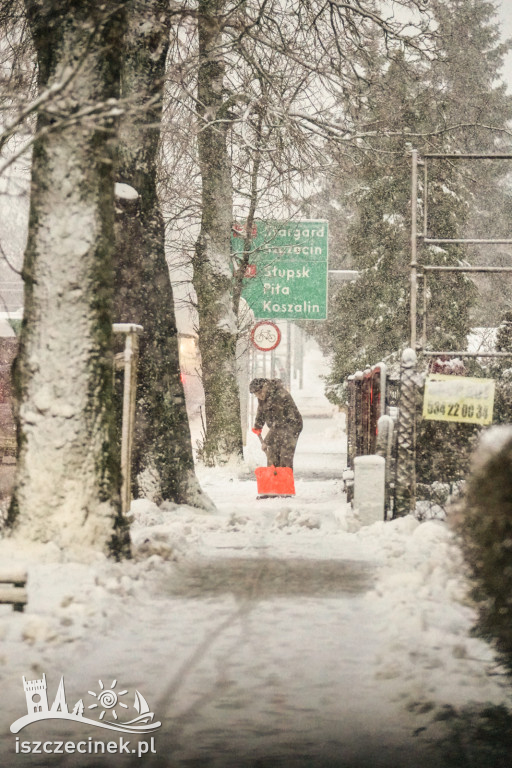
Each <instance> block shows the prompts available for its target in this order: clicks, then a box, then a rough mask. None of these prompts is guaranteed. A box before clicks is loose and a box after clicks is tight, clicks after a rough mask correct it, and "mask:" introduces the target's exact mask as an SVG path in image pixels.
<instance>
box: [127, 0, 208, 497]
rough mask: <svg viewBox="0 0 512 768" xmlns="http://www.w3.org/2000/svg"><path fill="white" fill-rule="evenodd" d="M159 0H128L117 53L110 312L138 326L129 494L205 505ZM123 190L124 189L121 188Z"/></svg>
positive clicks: (166, 20) (166, 16)
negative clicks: (166, 178)
mask: <svg viewBox="0 0 512 768" xmlns="http://www.w3.org/2000/svg"><path fill="white" fill-rule="evenodd" d="M169 26H170V6H169V3H168V2H167V0H145V2H140V0H131V2H130V3H129V7H128V12H127V22H126V30H125V34H124V46H123V49H122V56H121V64H120V66H121V69H120V76H121V99H122V103H123V104H124V110H123V115H122V117H121V118H120V122H119V132H118V145H117V150H118V161H117V171H116V178H117V180H118V182H120V184H121V185H123V186H119V187H118V189H119V190H120V191H121V192H120V194H119V195H118V198H117V206H116V211H117V226H116V253H115V267H116V276H115V286H116V290H115V312H114V315H115V319H116V321H117V322H133V323H138V324H140V325H142V327H143V332H142V335H141V339H140V351H139V373H138V393H137V412H136V439H135V441H134V452H135V459H134V467H135V473H134V474H135V476H136V483H137V486H138V488H136V493H140V494H141V495H146V496H148V495H149V496H150V497H151V498H152V499H153V500H154V501H157V502H158V501H160V500H162V499H166V500H171V501H174V502H178V503H183V502H185V503H188V504H191V505H192V506H200V507H207V508H210V507H211V503H210V502H209V500H208V499H207V498H206V496H205V494H203V493H202V491H201V489H200V487H199V484H198V482H197V479H196V477H195V473H194V460H193V455H192V445H191V439H190V429H189V424H188V418H187V412H186V408H185V395H184V391H183V385H182V382H181V378H180V365H179V357H178V332H177V328H176V320H175V312H174V297H173V292H172V287H171V282H170V276H169V268H168V266H167V262H166V258H165V231H164V223H163V218H162V214H161V210H160V203H159V198H158V190H157V176H158V167H159V143H160V124H161V116H162V101H163V91H164V85H165V67H166V60H167V52H168V47H169ZM122 190H127V191H128V194H124V195H123V193H122Z"/></svg>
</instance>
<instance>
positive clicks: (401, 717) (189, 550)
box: [0, 350, 512, 768]
mask: <svg viewBox="0 0 512 768" xmlns="http://www.w3.org/2000/svg"><path fill="white" fill-rule="evenodd" d="M322 370H323V361H322V359H321V356H320V354H319V352H318V351H317V350H312V351H310V352H309V355H308V358H307V371H308V372H309V378H307V380H306V384H305V388H304V390H303V391H295V390H293V394H294V396H295V397H296V400H297V403H298V404H299V407H301V408H302V409H303V411H304V413H307V414H308V417H307V418H306V421H305V429H304V432H303V434H302V436H301V438H300V441H299V445H298V451H297V456H296V467H295V475H296V491H297V493H296V496H295V497H294V498H286V499H267V500H257V499H256V483H255V480H254V476H253V473H252V470H253V469H254V467H255V466H257V465H258V464H259V463H262V459H263V454H262V453H261V450H260V448H259V444H258V441H257V439H256V438H255V437H254V436H252V435H250V437H249V444H248V446H247V451H246V464H245V466H244V467H228V468H221V469H219V468H212V469H205V468H198V475H199V477H200V480H201V483H202V485H203V487H204V488H205V490H206V491H207V492H208V493H209V495H210V496H211V498H212V499H213V500H214V501H215V503H216V505H217V510H218V511H217V513H216V514H201V513H199V512H197V511H195V510H193V509H192V508H189V507H177V506H175V505H172V504H164V505H163V506H162V507H161V508H157V507H156V506H155V505H153V504H151V503H150V502H147V501H143V500H142V501H141V500H139V501H136V502H134V504H133V512H134V515H135V522H134V524H133V542H134V559H133V560H131V561H127V562H123V563H114V562H110V561H107V560H105V559H103V558H102V557H100V556H97V557H96V556H93V557H91V558H90V559H89V561H88V562H85V563H84V562H66V561H65V560H64V558H63V557H62V556H61V553H60V552H59V551H57V549H56V548H54V547H52V546H51V545H47V546H44V547H41V548H37V547H29V546H28V545H26V544H21V543H19V542H17V543H16V544H15V545H14V543H13V542H12V541H10V540H5V541H3V542H0V554H1V557H2V564H3V565H6V564H7V563H10V562H17V563H22V564H27V566H28V570H29V603H28V606H27V608H26V610H25V612H24V613H14V612H12V610H11V609H10V607H8V606H3V607H0V611H1V613H2V624H1V628H0V640H1V646H0V676H1V685H2V697H1V704H0V707H1V741H0V765H1V766H15V765H17V764H21V765H28V766H61V765H65V766H101V765H103V766H117V765H119V766H128V765H132V764H133V765H151V766H154V767H155V768H156V767H158V766H167V767H168V768H171V767H172V768H174V766H212V767H214V768H224V767H225V766H232V767H233V768H235V767H238V766H249V765H250V766H260V767H263V766H265V767H268V768H270V767H272V768H274V766H282V767H285V768H288V766H290V767H293V768H295V767H296V766H301V768H319V767H320V766H326V767H327V766H339V767H340V768H341V767H342V766H344V767H345V768H349V767H350V768H356V766H358V767H359V766H360V767H361V768H366V767H367V768H380V767H384V766H386V768H391V766H393V768H400V767H403V768H405V766H407V767H408V768H415V766H420V765H421V766H432V767H433V766H436V768H439V767H440V766H452V765H461V766H473V765H479V766H482V765H487V766H489V767H490V766H493V767H494V766H501V765H506V762H504V761H505V760H508V757H507V755H506V754H505V752H504V751H503V752H501V746H500V744H499V743H498V744H497V745H495V747H494V752H493V753H492V754H491V756H490V757H489V754H490V753H489V749H490V750H491V752H492V749H493V748H492V747H489V745H487V746H485V745H484V747H485V748H484V749H483V752H479V750H480V746H479V744H476V742H475V739H473V737H472V734H473V732H474V731H475V729H476V725H475V723H477V724H478V722H480V721H478V713H479V712H482V711H484V710H487V712H493V711H495V712H502V713H503V711H504V710H491V709H490V707H491V706H494V707H496V706H498V705H503V706H504V707H510V705H511V704H512V697H511V690H512V689H511V687H510V681H508V680H507V678H506V677H505V676H504V674H503V670H502V669H501V668H500V667H499V665H498V663H497V661H496V659H495V658H494V656H493V653H492V651H491V649H490V647H489V646H488V645H487V644H486V643H485V642H483V641H482V640H479V639H476V638H474V637H472V636H471V627H472V624H473V622H474V619H475V612H474V608H473V607H472V605H471V604H470V602H469V600H468V598H467V583H466V581H465V577H464V566H463V563H462V559H461V556H460V553H459V550H458V548H457V546H456V543H455V541H454V538H453V535H452V533H451V532H450V530H449V528H448V527H447V525H446V523H443V522H441V521H439V520H435V521H427V522H423V523H419V522H418V521H416V520H415V519H414V518H412V517H408V518H403V519H400V520H397V521H394V522H387V523H384V522H382V523H380V522H379V523H376V524H374V525H371V526H366V527H361V526H360V525H359V524H358V521H357V519H356V518H355V517H354V516H353V514H352V512H351V509H350V507H349V506H348V505H347V504H346V501H345V497H344V495H343V492H342V486H341V473H342V470H343V468H344V466H345V456H344V451H345V434H344V415H343V414H342V413H339V412H337V411H336V410H335V409H333V407H332V406H330V405H329V404H328V403H327V401H326V400H325V399H324V398H323V395H322V383H321V379H320V378H319V376H320V374H321V373H322ZM43 674H44V675H45V679H46V682H47V693H48V703H49V705H50V706H51V704H52V702H53V700H54V698H55V696H56V694H57V689H58V686H59V682H60V679H61V677H62V676H64V680H65V694H66V700H67V704H68V706H69V711H70V712H71V710H72V709H73V707H74V705H75V703H77V702H79V701H80V700H82V702H83V705H84V708H85V709H84V717H85V716H87V717H88V718H89V719H90V718H93V719H94V718H95V719H96V720H98V719H99V716H100V715H99V714H98V713H99V712H100V708H99V707H96V708H92V709H90V707H91V705H93V704H98V703H100V704H101V705H102V706H104V710H103V711H104V712H105V715H104V720H105V721H106V720H108V719H109V718H110V720H111V721H112V718H113V717H114V715H113V711H114V710H116V714H117V715H118V718H119V720H120V721H121V720H122V721H124V722H125V721H126V720H127V719H129V718H128V713H129V711H131V710H132V709H133V705H132V702H134V701H135V699H134V692H135V691H139V692H140V693H141V694H142V695H143V697H144V698H145V699H146V700H147V702H148V704H149V706H150V708H151V711H152V712H154V720H155V721H159V722H161V724H162V725H161V726H160V727H159V728H158V729H157V730H156V732H155V733H154V734H153V736H154V742H152V743H151V747H152V748H153V749H154V750H155V752H150V751H148V753H147V754H143V755H142V756H141V757H139V756H138V754H137V752H131V749H132V748H133V749H138V746H136V745H137V744H138V739H137V737H136V736H128V737H127V738H130V739H131V742H130V754H124V753H123V754H113V753H111V754H96V755H95V754H91V753H87V754H78V753H77V752H76V751H75V753H73V754H72V753H70V754H68V755H65V754H43V753H41V754H38V753H33V752H31V753H30V754H22V753H21V745H22V743H23V742H24V741H26V742H30V746H31V749H32V748H33V742H36V741H41V742H42V744H45V743H47V740H51V741H52V743H53V742H55V741H59V740H60V741H64V742H66V741H67V740H71V741H72V743H73V744H75V745H76V744H77V743H79V742H80V743H83V744H86V746H87V748H89V746H88V745H89V744H93V743H95V742H96V741H101V740H103V741H104V742H105V743H106V742H107V741H109V740H112V739H114V741H117V742H118V741H119V734H115V733H113V732H110V731H107V730H105V731H104V730H101V729H100V728H99V727H95V726H93V725H88V724H87V723H85V722H83V723H81V722H77V721H76V720H75V721H73V720H68V719H53V720H43V721H42V722H39V723H37V722H36V723H32V724H29V725H27V726H26V727H25V728H23V729H22V730H21V731H20V732H19V733H17V734H13V733H11V732H10V730H9V728H10V725H11V723H13V722H14V721H15V720H17V719H18V718H20V717H22V716H23V715H25V714H26V712H27V705H26V699H25V693H24V689H23V680H22V677H23V676H24V677H25V678H26V680H36V679H37V680H39V679H42V677H43ZM100 681H101V683H100ZM102 690H103V691H109V692H110V693H111V694H116V697H112V698H111V700H110V702H109V703H108V704H107V700H106V699H104V700H100V697H101V692H102ZM124 692H125V693H124ZM115 698H117V702H118V703H117V706H116V707H112V706H111V702H112V701H114V699H115ZM124 702H126V706H125V707H124V709H121V707H122V706H123V703H124ZM125 710H126V714H125ZM468 713H469V714H468ZM131 717H134V713H133V712H132V714H131ZM475 718H476V719H475ZM477 721H478V722H477ZM144 738H145V739H146V741H147V742H148V745H149V740H148V739H147V737H144ZM16 739H18V741H16ZM52 748H53V747H52ZM145 748H146V747H145V746H144V749H145ZM17 749H18V750H20V752H18V753H16V750H17ZM41 749H42V747H41ZM70 749H71V747H70ZM91 749H92V747H91ZM485 760H488V762H485Z"/></svg>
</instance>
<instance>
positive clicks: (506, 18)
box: [496, 0, 512, 91]
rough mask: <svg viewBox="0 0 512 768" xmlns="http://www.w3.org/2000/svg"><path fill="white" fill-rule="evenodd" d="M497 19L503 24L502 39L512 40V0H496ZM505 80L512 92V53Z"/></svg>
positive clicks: (506, 61)
mask: <svg viewBox="0 0 512 768" xmlns="http://www.w3.org/2000/svg"><path fill="white" fill-rule="evenodd" d="M496 10H497V18H498V20H499V22H500V24H501V34H502V38H503V39H504V40H506V39H507V38H512V2H511V0H496ZM502 75H503V79H504V80H505V81H506V82H507V83H508V85H509V90H510V91H512V53H509V55H508V56H507V58H506V59H505V66H504V68H503V73H502Z"/></svg>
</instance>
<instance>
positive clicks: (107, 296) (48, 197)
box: [9, 0, 128, 555]
mask: <svg viewBox="0 0 512 768" xmlns="http://www.w3.org/2000/svg"><path fill="white" fill-rule="evenodd" d="M26 9H27V12H28V17H29V22H30V26H31V31H32V34H33V37H34V42H35V46H36V51H37V56H38V65H39V85H40V87H41V88H42V87H49V86H51V85H52V84H54V83H58V82H59V81H60V80H61V79H63V78H65V77H67V76H68V75H69V74H70V73H73V76H72V77H71V83H72V85H71V87H69V88H67V89H65V90H64V91H63V92H62V93H61V94H59V96H58V98H56V99H55V100H54V101H53V103H52V105H51V106H48V107H47V108H46V112H45V114H43V115H40V116H39V120H38V126H37V129H38V133H39V138H38V139H37V141H36V143H35V145H34V154H33V162H32V187H31V211H30V221H29V236H28V243H27V248H26V252H25V262H24V267H23V277H24V281H25V315H24V320H23V326H22V331H21V338H20V351H19V355H18V358H17V361H16V364H15V386H16V390H17V396H18V402H19V412H18V442H19V460H18V468H17V478H16V486H15V492H14V496H13V500H12V503H11V508H10V512H9V522H10V523H11V524H12V525H13V527H14V529H15V530H16V531H18V532H19V534H20V535H22V536H24V537H26V538H30V539H33V540H36V541H41V542H49V541H52V542H55V543H56V544H57V545H58V546H60V547H62V548H66V549H69V548H74V547H76V548H78V547H80V548H82V547H84V546H85V547H88V546H90V547H94V548H97V549H101V550H103V551H105V552H108V551H109V550H110V551H114V553H116V554H118V555H119V554H121V553H127V552H128V537H127V529H126V525H125V523H124V520H123V519H122V518H121V515H120V497H119V490H120V467H119V455H118V450H117V442H118V441H117V439H116V436H115V425H114V423H113V417H112V413H113V409H112V394H113V376H112V371H113V358H112V339H111V335H112V315H111V306H112V292H113V291H112V286H113V280H112V264H111V243H112V240H113V188H114V185H113V174H112V167H113V165H112V151H111V139H112V135H113V131H115V126H114V122H113V119H112V118H111V117H110V118H109V117H104V118H101V117H95V118H94V119H89V120H76V119H74V118H75V117H76V114H77V112H78V111H79V110H81V109H84V108H88V107H95V105H98V104H105V102H106V100H107V99H109V98H115V97H116V95H117V93H116V83H117V82H118V49H119V45H118V40H119V35H120V34H121V33H122V24H121V18H120V16H119V3H114V2H107V3H104V4H102V5H101V6H98V4H97V3H95V2H94V1H93V0H81V1H80V2H69V3H66V4H62V3H57V4H56V3H53V2H50V0H47V1H45V0H39V1H37V0H27V1H26Z"/></svg>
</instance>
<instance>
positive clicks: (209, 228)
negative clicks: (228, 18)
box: [194, 0, 243, 463]
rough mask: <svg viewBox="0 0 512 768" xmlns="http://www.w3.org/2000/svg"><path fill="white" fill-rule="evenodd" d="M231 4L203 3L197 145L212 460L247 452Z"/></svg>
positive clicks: (197, 267)
mask: <svg viewBox="0 0 512 768" xmlns="http://www.w3.org/2000/svg"><path fill="white" fill-rule="evenodd" d="M224 6H225V1H224V0H200V2H199V6H198V36H199V71H198V88H197V97H198V105H197V113H198V117H199V125H198V137H197V146H198V155H199V166H200V172H201V180H202V216H201V231H200V234H199V237H198V240H197V243H196V249H195V258H194V287H195V290H196V294H197V304H198V315H199V349H200V352H201V365H202V377H203V387H204V392H205V417H206V418H205V420H206V435H205V439H204V445H203V457H204V459H205V460H206V461H207V462H208V463H210V462H211V463H215V462H216V461H217V462H221V463H222V462H225V461H227V460H228V459H229V458H230V457H233V456H235V457H242V455H243V447H242V430H241V422H240V397H239V392H238V386H237V379H236V368H237V365H236V341H237V320H236V316H235V313H234V309H233V269H232V258H231V239H230V238H231V227H232V222H233V192H232V181H231V165H230V160H229V155H228V148H227V140H226V138H227V129H228V124H229V115H228V114H226V109H225V105H224V73H225V62H224V55H223V48H222V11H223V9H224Z"/></svg>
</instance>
